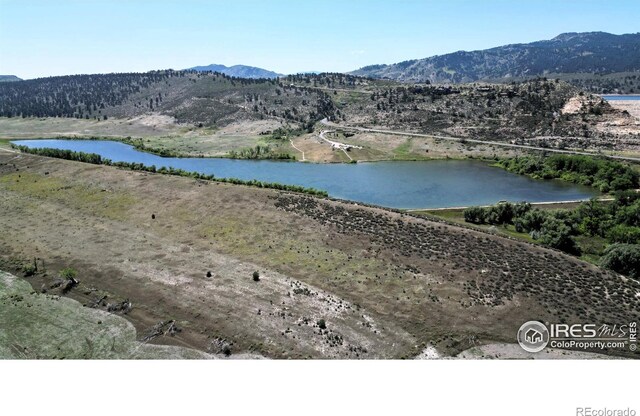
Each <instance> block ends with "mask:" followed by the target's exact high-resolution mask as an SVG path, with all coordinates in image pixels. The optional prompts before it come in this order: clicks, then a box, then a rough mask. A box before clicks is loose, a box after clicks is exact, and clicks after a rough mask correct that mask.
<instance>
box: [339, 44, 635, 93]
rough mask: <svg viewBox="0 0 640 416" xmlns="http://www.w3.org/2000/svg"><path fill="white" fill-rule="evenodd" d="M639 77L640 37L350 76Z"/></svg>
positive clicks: (519, 49) (449, 79) (517, 48)
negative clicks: (630, 74)
mask: <svg viewBox="0 0 640 416" xmlns="http://www.w3.org/2000/svg"><path fill="white" fill-rule="evenodd" d="M632 71H640V33H635V34H625V35H613V34H610V33H604V32H587V33H563V34H561V35H559V36H556V37H555V38H553V39H551V40H543V41H538V42H533V43H522V44H513V45H506V46H499V47H497V48H491V49H485V50H480V51H472V52H466V51H459V52H454V53H450V54H446V55H438V56H433V57H430V58H424V59H416V60H411V61H404V62H400V63H396V64H392V65H371V66H366V67H363V68H360V69H358V70H356V71H353V72H351V74H353V75H360V76H366V77H370V78H388V79H393V80H397V81H403V82H426V81H430V82H434V83H462V82H474V81H486V80H491V81H500V82H504V81H510V80H513V79H518V78H520V79H522V78H531V77H535V76H545V75H548V74H584V73H589V74H609V73H618V72H632Z"/></svg>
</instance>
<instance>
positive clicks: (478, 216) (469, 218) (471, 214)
mask: <svg viewBox="0 0 640 416" xmlns="http://www.w3.org/2000/svg"><path fill="white" fill-rule="evenodd" d="M463 215H464V220H465V221H466V222H470V223H472V224H484V222H485V216H486V214H485V210H484V209H483V208H481V207H469V208H467V209H465V210H464V212H463Z"/></svg>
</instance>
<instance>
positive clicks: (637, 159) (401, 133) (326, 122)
mask: <svg viewBox="0 0 640 416" xmlns="http://www.w3.org/2000/svg"><path fill="white" fill-rule="evenodd" d="M320 123H322V124H323V125H325V126H328V127H332V128H334V129H341V130H351V131H360V132H370V133H383V134H395V135H397V136H409V137H425V138H433V139H441V140H449V141H455V142H468V143H478V144H486V145H491V146H502V147H511V148H517V149H527V150H537V151H541V152H551V153H565V154H571V155H585V156H602V157H606V158H609V159H619V160H630V161H633V162H640V157H629V156H614V155H605V154H600V153H590V152H578V151H573V150H561V149H550V148H546V147H536V146H528V145H524V144H512V143H501V142H492V141H489V140H478V139H467V138H461V137H452V136H439V135H435V134H423V133H409V132H406V131H396V130H381V129H370V128H366V127H354V126H345V125H340V124H336V123H332V122H330V121H329V120H327V119H326V118H324V119H322V120H320ZM321 134H322V133H321ZM325 140H326V139H325Z"/></svg>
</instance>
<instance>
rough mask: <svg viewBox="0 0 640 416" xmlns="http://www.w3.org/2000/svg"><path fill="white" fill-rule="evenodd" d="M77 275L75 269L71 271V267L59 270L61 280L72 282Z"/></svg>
mask: <svg viewBox="0 0 640 416" xmlns="http://www.w3.org/2000/svg"><path fill="white" fill-rule="evenodd" d="M77 275H78V272H77V271H76V270H75V269H72V268H71V267H67V268H66V269H62V270H60V277H61V278H63V279H68V280H74V279H75V278H76V276H77Z"/></svg>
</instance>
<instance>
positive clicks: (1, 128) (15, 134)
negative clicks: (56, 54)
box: [0, 115, 524, 163]
mask: <svg viewBox="0 0 640 416" xmlns="http://www.w3.org/2000/svg"><path fill="white" fill-rule="evenodd" d="M281 126H282V124H281V123H280V122H277V121H274V120H254V121H242V122H237V123H232V124H229V125H226V126H224V127H220V128H211V127H202V128H198V127H194V126H188V125H181V124H177V123H176V122H175V120H174V119H173V118H171V117H168V116H160V115H147V116H140V117H132V118H128V119H118V118H109V119H108V120H101V121H96V120H82V119H74V118H41V119H38V118H24V119H23V118H15V117H14V118H6V117H0V146H4V147H8V141H9V140H10V139H34V138H35V139H37V138H57V137H63V138H91V137H100V138H105V139H112V140H123V139H126V138H134V139H141V140H142V143H143V144H144V146H145V147H147V148H150V149H154V151H168V152H170V153H172V154H177V155H181V156H187V157H189V156H190V157H200V156H205V157H222V156H225V155H227V154H228V153H229V152H230V151H232V150H235V151H238V150H240V149H243V148H249V147H255V146H256V145H269V146H270V147H271V148H272V149H273V150H274V152H276V153H288V154H290V155H292V156H295V157H296V158H297V159H298V160H301V159H302V155H301V153H300V152H299V151H298V150H296V149H295V148H294V147H293V146H291V143H290V141H289V140H287V139H283V140H271V139H270V137H271V136H270V135H269V134H264V133H265V132H269V131H273V130H274V129H276V128H278V127H281ZM322 128H323V126H321V125H318V126H317V127H316V131H315V132H314V133H309V134H303V135H301V136H295V137H291V139H292V140H293V143H294V144H295V146H296V147H298V148H299V149H300V150H301V151H304V152H305V160H307V161H310V162H319V163H348V162H350V161H351V160H350V159H349V157H348V156H347V155H345V153H344V152H342V151H333V150H332V149H331V146H330V145H329V144H328V143H326V142H324V141H322V140H320V139H319V138H318V134H319V131H320V130H322ZM334 139H335V140H336V141H339V142H342V143H349V144H353V145H356V146H362V147H363V149H352V150H351V151H350V152H349V156H350V157H351V158H352V159H353V160H356V161H376V160H430V159H445V158H455V159H459V158H467V157H473V158H487V157H495V156H501V157H510V156H516V155H521V154H524V153H523V152H521V151H520V150H517V149H505V148H502V147H499V146H490V145H482V146H476V145H472V144H469V143H455V142H449V141H442V140H437V139H430V138H424V139H422V138H421V139H409V140H407V138H406V137H402V136H394V135H389V134H378V133H357V134H356V135H354V136H349V137H345V136H344V134H342V133H337V134H336V137H334Z"/></svg>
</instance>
